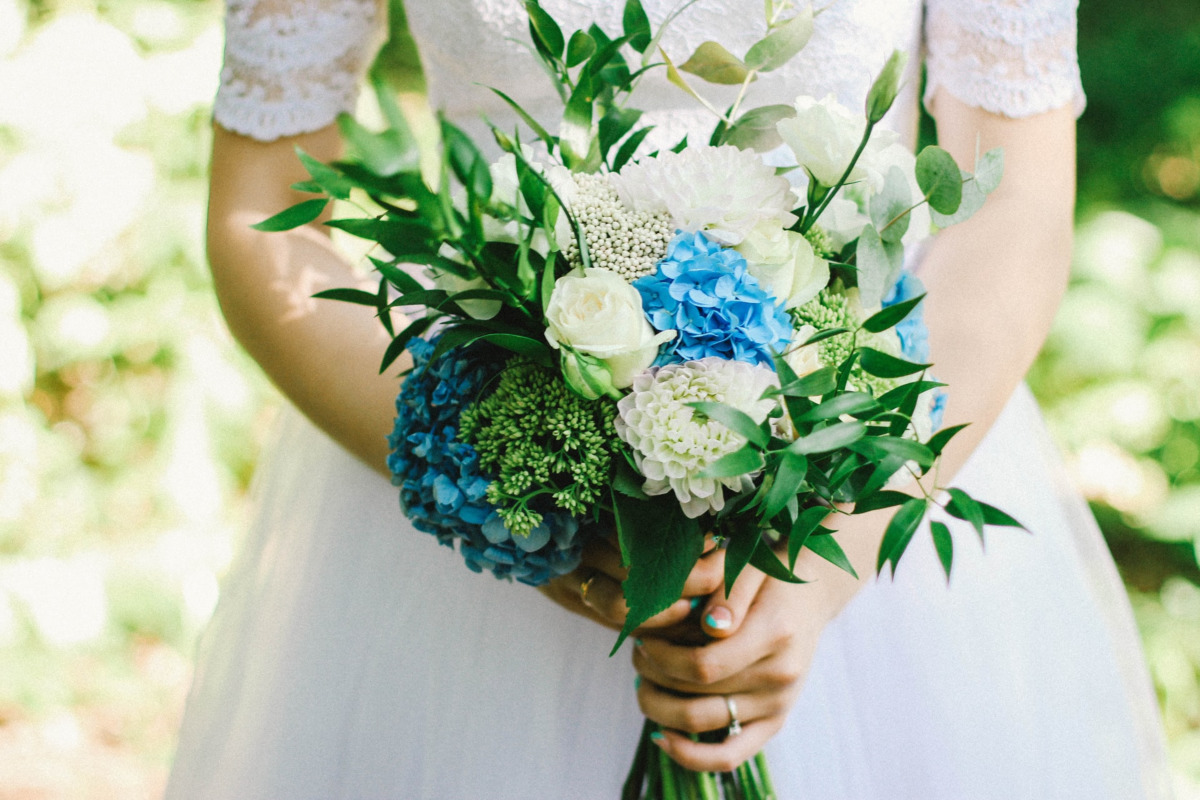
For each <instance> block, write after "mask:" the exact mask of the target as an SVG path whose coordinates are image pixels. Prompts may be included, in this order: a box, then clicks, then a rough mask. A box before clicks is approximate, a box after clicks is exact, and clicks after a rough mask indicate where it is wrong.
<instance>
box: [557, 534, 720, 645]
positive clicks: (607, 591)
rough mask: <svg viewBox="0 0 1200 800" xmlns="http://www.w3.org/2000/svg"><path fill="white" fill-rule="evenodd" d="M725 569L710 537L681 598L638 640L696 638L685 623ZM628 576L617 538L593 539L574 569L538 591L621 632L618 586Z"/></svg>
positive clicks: (622, 601)
mask: <svg viewBox="0 0 1200 800" xmlns="http://www.w3.org/2000/svg"><path fill="white" fill-rule="evenodd" d="M724 570H725V551H724V550H722V549H721V548H718V547H716V545H715V544H714V542H713V540H712V537H711V536H710V537H708V540H707V541H706V543H705V548H704V554H703V555H702V556H701V557H700V560H699V561H697V562H696V566H695V567H693V568H692V571H691V574H689V575H688V578H687V582H686V583H685V584H684V587H683V596H682V597H681V598H680V599H679V600H677V601H675V602H674V603H673V604H672V605H671V606H670V607H669V608H667V609H666V610H665V611H662V612H660V613H659V614H657V615H655V616H653V617H651V618H650V619H648V620H647V621H646V622H645V623H643V624H642V625H641V627H639V628H638V629H637V635H639V636H648V637H656V638H661V637H668V638H677V639H678V638H681V637H684V636H687V635H688V634H691V636H692V638H695V635H696V631H697V628H696V626H695V625H694V624H685V622H686V621H688V620H689V618H690V617H694V616H695V614H694V612H696V611H697V609H699V608H700V607H701V606H702V605H704V603H705V601H706V600H708V598H709V596H710V595H712V594H713V593H715V592H716V591H718V590H719V589H720V587H721V581H722V575H723V574H724ZM627 572H628V570H626V569H625V568H624V567H622V566H621V552H620V549H619V547H618V545H617V543H616V541H615V539H614V538H613V537H601V536H596V537H593V538H592V539H591V541H589V542H588V544H587V545H586V546H585V547H584V550H583V560H582V562H581V563H580V565H579V567H578V568H577V569H576V570H574V571H573V572H569V573H567V574H566V575H563V576H562V577H561V578H556V579H554V580H552V581H550V583H548V584H547V585H545V586H543V587H541V589H540V591H541V592H542V594H544V595H546V596H547V597H549V598H550V599H551V600H553V601H554V602H556V603H558V604H559V605H560V606H562V607H563V608H565V609H567V610H568V611H571V612H573V613H576V614H579V615H580V616H583V617H587V618H588V619H590V620H592V621H594V622H597V623H599V624H601V625H604V626H605V627H608V628H612V629H614V630H620V629H621V627H622V626H623V625H624V624H625V615H626V612H627V611H628V608H627V607H626V605H625V597H624V595H623V594H622V593H621V581H623V580H625V576H626V574H627Z"/></svg>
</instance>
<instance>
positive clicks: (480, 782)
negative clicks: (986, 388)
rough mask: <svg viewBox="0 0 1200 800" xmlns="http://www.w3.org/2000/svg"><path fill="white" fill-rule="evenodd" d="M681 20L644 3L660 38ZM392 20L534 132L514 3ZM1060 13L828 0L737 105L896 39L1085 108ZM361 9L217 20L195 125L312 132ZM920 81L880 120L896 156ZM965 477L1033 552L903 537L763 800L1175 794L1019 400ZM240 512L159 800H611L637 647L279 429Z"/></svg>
mask: <svg viewBox="0 0 1200 800" xmlns="http://www.w3.org/2000/svg"><path fill="white" fill-rule="evenodd" d="M543 5H544V6H545V7H547V8H548V9H550V10H551V11H552V12H553V13H554V14H555V16H556V17H557V18H558V19H560V20H562V21H563V22H564V23H565V25H564V27H566V29H567V30H568V31H569V30H572V29H573V28H572V27H567V26H578V25H580V24H582V23H584V22H586V21H587V20H589V19H591V18H593V17H594V18H595V19H596V20H597V21H598V22H599V24H600V25H601V26H602V27H603V28H604V29H605V30H607V31H609V32H613V33H615V32H618V31H619V30H620V28H621V24H620V15H621V6H622V5H623V3H620V2H616V0H609V2H598V1H597V0H543ZM673 5H674V3H673V2H667V0H649V2H646V7H647V9H648V12H649V14H650V17H651V18H652V20H654V21H655V22H657V21H660V20H662V19H663V18H664V17H665V16H666V14H667V13H668V12H669V10H670V8H671V7H672V6H673ZM408 6H409V7H408V15H409V22H410V27H411V30H412V32H413V34H414V35H415V37H416V39H417V42H418V44H419V46H420V50H421V55H422V59H423V62H424V65H425V69H426V73H427V77H428V81H429V87H430V92H431V95H432V99H433V101H434V103H435V104H437V105H439V106H441V107H442V108H444V109H446V111H447V113H448V114H449V116H450V117H451V118H453V119H455V120H458V121H460V122H461V123H463V124H464V125H466V126H467V127H468V128H469V129H470V130H472V131H474V132H477V133H480V134H481V135H482V131H483V126H482V124H481V123H479V119H480V112H484V113H486V114H487V115H488V116H489V117H490V118H491V119H493V120H495V121H502V120H507V119H510V115H509V114H508V113H507V111H506V109H505V108H504V107H503V105H502V104H500V103H499V102H498V101H497V100H496V99H495V97H494V96H493V95H492V94H491V93H490V92H488V91H487V90H486V89H484V88H482V87H481V86H480V84H485V85H490V86H496V87H497V88H500V89H502V90H504V91H506V92H508V93H510V94H511V95H513V96H515V97H517V98H518V99H519V100H521V101H522V102H523V103H525V104H526V107H527V108H529V109H530V110H532V111H533V112H534V114H535V116H539V111H541V112H543V113H541V114H540V116H541V117H542V119H543V120H546V121H548V120H550V119H553V117H552V116H551V114H552V113H554V109H555V107H554V104H553V95H552V92H551V90H550V88H549V85H548V82H547V81H546V79H545V77H544V75H543V74H542V73H541V72H540V71H539V69H538V68H537V67H536V66H535V65H534V63H533V61H532V59H531V57H530V56H529V55H528V53H527V52H526V51H525V49H524V46H523V45H522V44H521V43H522V42H527V41H528V33H527V28H526V23H525V13H524V11H523V10H522V4H521V3H520V2H518V0H409V3H408ZM1074 13H1075V10H1074V4H1073V2H1071V0H1044V1H1042V2H1034V0H1028V2H1020V1H1019V0H938V2H930V3H928V4H927V7H923V6H922V4H921V3H920V2H918V1H917V0H836V2H833V3H831V4H828V8H827V9H826V10H825V11H824V12H823V13H822V14H821V15H820V16H819V17H818V18H817V23H816V34H815V35H814V37H813V40H812V42H811V43H810V45H809V46H808V48H807V49H806V50H805V51H804V53H803V54H802V55H801V57H799V58H798V59H796V61H795V62H794V63H793V64H791V65H789V67H787V68H786V69H784V70H780V71H779V72H777V73H773V74H771V75H769V76H766V77H764V79H763V80H761V81H760V82H759V83H757V84H755V86H754V87H753V88H752V91H751V100H752V101H758V102H789V101H790V100H791V99H792V97H793V96H794V95H796V94H798V93H807V94H812V95H816V96H822V95H824V94H825V93H827V92H833V93H835V94H836V95H837V96H838V97H839V98H840V99H841V100H842V102H844V103H846V104H847V105H850V106H860V105H861V103H862V99H863V96H864V94H865V91H866V88H867V86H868V84H869V82H870V79H871V77H872V75H873V74H874V73H875V72H877V70H878V69H879V67H880V66H881V65H882V63H883V61H884V59H885V58H886V56H887V55H888V53H890V52H891V51H892V50H893V49H894V48H901V49H905V50H908V51H909V52H912V53H918V52H924V53H925V59H926V62H927V64H928V68H929V73H928V86H929V87H930V89H932V87H934V86H942V87H944V88H945V89H946V90H948V91H949V92H951V93H952V94H954V95H956V96H957V97H959V98H961V99H963V100H965V101H966V102H968V103H971V104H974V105H978V106H980V107H983V108H986V109H988V110H990V111H994V112H997V113H1001V114H1005V115H1009V116H1024V115H1029V114H1035V113H1038V112H1041V111H1045V110H1049V109H1052V108H1057V107H1060V106H1063V105H1065V104H1068V103H1074V104H1076V106H1077V107H1081V105H1082V92H1081V90H1080V87H1079V79H1078V69H1077V67H1076V62H1075V49H1074V46H1075V17H1074ZM761 14H762V3H761V2H760V0H699V2H697V3H695V4H694V5H693V6H691V7H690V8H689V10H687V11H686V12H685V13H684V14H683V15H682V16H681V17H679V19H677V20H676V21H675V23H674V25H673V27H672V28H671V33H670V34H669V35H668V36H667V37H666V38H665V40H664V46H665V48H666V50H667V51H668V52H669V53H671V54H672V55H673V56H675V57H676V58H678V59H680V60H682V58H685V57H686V55H687V54H688V53H690V52H691V50H692V49H693V48H695V47H696V46H697V45H698V44H700V43H701V42H702V41H704V40H705V39H709V38H715V39H719V40H720V41H722V42H723V43H724V44H726V45H727V46H729V47H730V49H732V50H733V51H734V52H741V51H744V49H745V48H746V47H747V46H748V45H749V44H750V43H751V42H753V41H754V40H755V39H756V38H758V36H760V35H761V31H762V21H761ZM382 16H383V15H382V13H381V12H379V11H378V9H377V8H376V4H375V2H373V0H288V1H283V0H230V7H229V13H228V20H227V29H228V44H227V50H226V67H225V70H224V72H223V73H222V89H221V92H220V95H219V97H218V99H217V104H216V119H217V121H218V122H219V123H220V124H222V125H224V126H225V127H226V128H229V129H232V130H234V131H237V132H240V133H243V134H246V135H248V136H252V137H256V138H260V139H270V138H274V137H278V136H281V135H286V134H294V133H299V132H303V131H308V130H312V129H315V128H318V127H321V126H323V125H325V124H328V123H329V122H330V121H331V120H332V119H333V117H334V116H335V115H336V114H337V113H338V112H339V111H341V110H344V109H348V108H350V107H351V106H352V105H353V102H354V97H355V94H356V90H357V84H358V82H359V79H360V76H361V73H362V70H363V69H364V68H365V65H366V63H367V62H368V61H369V59H370V57H371V56H372V54H373V53H374V51H375V49H376V47H377V44H378V42H379V40H380V38H381V35H382V33H381V32H382V31H383V29H384V23H383V19H382ZM917 60H918V59H916V58H914V59H912V61H913V62H914V63H915V62H916V61H917ZM912 70H913V67H912V66H910V75H909V80H908V84H907V86H908V87H909V88H908V89H907V90H906V93H905V94H904V95H902V97H901V98H900V100H899V101H898V103H897V108H896V109H895V112H894V114H893V116H892V118H891V119H890V120H889V122H890V124H891V125H893V126H894V127H895V128H897V129H898V130H900V131H901V132H902V133H903V134H904V135H906V136H911V133H912V131H913V130H914V120H915V111H916V102H917V98H916V97H915V89H914V88H913V87H915V86H916V85H917V82H918V81H917V80H916V73H915V72H912ZM647 83H648V84H650V83H655V82H654V81H648V82H647ZM639 99H640V103H639V105H640V106H641V107H644V108H650V109H653V110H654V111H655V117H656V121H657V122H659V123H660V124H661V126H662V135H661V137H660V141H663V142H667V143H673V142H674V141H676V140H677V139H678V137H679V135H680V134H681V133H682V132H684V131H686V130H689V129H692V128H693V127H694V128H695V129H696V130H698V131H707V129H708V127H709V126H708V124H707V120H706V119H705V118H704V116H703V112H699V111H696V110H694V109H693V107H692V106H691V105H689V104H690V103H691V101H690V100H689V98H687V97H686V96H685V95H684V94H683V93H682V92H679V91H678V90H676V89H674V88H673V87H670V86H667V85H666V83H665V81H658V82H657V84H656V85H653V86H649V85H648V86H647V88H646V91H645V92H644V94H642V95H641V96H640V97H639ZM484 141H488V140H484ZM386 433H387V431H380V436H384V435H385V434H386ZM958 483H959V484H960V485H962V486H964V487H967V488H969V489H970V491H971V492H972V493H974V494H975V495H976V496H977V497H979V498H981V499H986V500H987V501H989V502H991V503H993V504H995V505H998V506H1000V507H1001V508H1004V509H1005V510H1007V511H1009V512H1010V513H1012V514H1013V515H1014V516H1016V517H1017V518H1019V519H1021V520H1023V521H1025V522H1026V523H1027V524H1028V525H1029V527H1030V528H1031V530H1032V531H1033V533H1032V535H1027V534H1024V533H1021V532H1015V531H1011V530H1005V529H995V530H993V531H991V532H989V536H988V541H987V547H986V552H984V550H983V548H981V547H980V546H979V542H978V539H977V538H976V537H975V535H974V533H973V532H971V531H970V530H969V529H965V530H964V529H963V528H962V526H956V528H955V541H956V544H957V553H956V558H955V574H954V579H953V581H952V583H951V585H950V586H949V588H947V585H946V580H945V577H944V576H943V574H942V572H941V568H940V566H939V565H938V562H937V559H936V557H935V555H934V552H933V548H932V546H931V545H930V543H929V541H928V537H927V536H924V537H919V538H918V539H917V540H916V542H915V543H914V545H913V546H912V548H911V549H910V551H909V553H908V555H906V557H905V559H904V561H903V563H902V565H901V567H900V570H899V574H898V575H897V576H896V578H895V580H892V579H890V578H883V579H880V580H876V581H872V582H870V584H869V585H867V586H866V587H865V588H864V589H863V590H862V591H861V592H860V593H859V595H858V596H857V597H856V598H855V599H854V601H853V602H852V603H851V604H850V605H849V606H848V607H847V608H846V609H845V611H844V612H843V613H842V614H841V616H840V617H839V618H838V619H837V620H836V621H834V622H833V623H832V624H831V625H830V626H829V627H828V629H827V630H826V631H825V634H824V636H823V638H822V640H821V643H820V647H819V650H818V652H817V654H816V658H815V661H814V663H813V665H812V670H811V674H810V675H809V677H808V680H807V683H806V685H805V688H804V692H803V694H802V696H801V698H800V700H799V702H798V703H797V705H796V707H795V709H794V711H793V712H792V714H791V716H790V718H789V721H788V723H787V725H786V726H785V728H784V729H783V730H782V731H781V732H780V733H779V734H778V735H777V736H776V737H775V738H774V739H773V740H772V741H771V742H770V744H769V745H768V747H767V751H768V757H769V759H770V764H771V767H772V770H773V773H774V778H775V782H776V786H777V788H778V791H779V795H780V797H781V798H783V800H800V799H801V798H820V799H822V800H833V799H838V798H847V799H848V800H849V799H852V800H869V799H872V798H878V799H879V800H884V799H888V800H891V799H894V798H913V799H915V800H930V799H935V800H937V799H944V800H951V799H953V800H964V799H968V800H975V799H979V798H996V799H997V800H1001V799H1003V800H1013V799H1014V798H1028V799H1029V800H1035V799H1036V800H1061V799H1063V798H1088V799H1089V800H1097V799H1099V798H1103V799H1105V800H1131V799H1132V798H1161V797H1166V796H1168V795H1169V786H1168V779H1167V776H1168V770H1167V767H1166V763H1165V760H1164V756H1163V749H1162V744H1161V741H1160V733H1159V727H1158V719H1157V713H1156V709H1155V704H1154V698H1153V695H1152V693H1151V690H1150V687H1149V682H1148V678H1147V676H1146V673H1145V670H1144V667H1143V665H1142V655H1141V651H1140V648H1139V645H1138V640H1137V637H1136V632H1135V630H1134V628H1133V624H1132V619H1131V615H1130V610H1129V607H1128V604H1127V601H1126V599H1125V596H1124V593H1123V591H1122V587H1121V585H1120V582H1119V580H1118V578H1117V576H1116V572H1115V570H1114V568H1113V564H1112V561H1111V559H1110V558H1109V556H1108V553H1107V550H1106V549H1105V546H1104V543H1103V541H1102V539H1101V538H1100V534H1099V531H1098V530H1097V528H1096V526H1095V523H1094V521H1093V520H1092V518H1091V516H1090V514H1089V512H1088V510H1087V508H1086V506H1085V505H1084V504H1083V502H1082V501H1081V499H1080V498H1079V497H1078V496H1077V495H1076V494H1074V493H1073V492H1072V490H1071V489H1070V487H1069V486H1067V484H1066V483H1065V481H1064V477H1063V474H1062V468H1061V466H1060V464H1059V461H1058V458H1057V455H1056V454H1055V452H1054V450H1053V448H1052V446H1051V444H1050V441H1049V438H1048V436H1047V433H1046V431H1045V430H1044V428H1043V426H1042V422H1041V419H1040V416H1039V414H1038V411H1037V409H1036V407H1035V405H1034V402H1033V399H1032V398H1031V397H1030V395H1029V393H1028V391H1027V390H1025V389H1024V388H1022V389H1020V390H1019V391H1018V392H1017V393H1016V394H1015V396H1014V397H1013V398H1012V400H1011V401H1010V402H1009V404H1008V407H1007V409H1006V410H1005V411H1004V413H1003V415H1002V417H1001V418H1000V419H999V421H998V422H997V423H996V425H995V427H994V428H993V429H992V431H991V432H990V433H989V434H988V436H987V438H986V440H985V441H984V442H983V444H982V445H981V446H980V447H979V449H978V450H977V452H976V453H975V454H974V456H973V457H972V459H971V461H970V462H969V464H968V465H967V466H966V467H965V468H964V469H963V470H962V471H961V473H960V476H959V479H958ZM257 495H258V501H257V502H258V512H257V517H256V519H255V521H254V524H253V525H252V527H251V529H250V531H249V532H248V535H247V537H246V539H245V541H244V542H243V549H242V551H241V553H240V556H239V557H238V559H237V560H236V562H235V565H234V567H233V569H232V571H231V573H230V575H229V577H228V580H227V583H226V586H225V591H224V593H223V594H222V597H221V602H220V605H219V608H218V610H217V613H216V615H215V618H214V619H213V622H212V624H211V627H210V628H209V630H208V631H207V633H206V635H205V636H204V639H203V642H202V647H201V651H200V653H199V663H198V667H197V670H196V677H195V683H194V686H193V688H192V692H191V695H190V697H189V700H188V706H187V712H186V716H185V719H184V723H183V728H182V732H181V735H180V741H179V749H178V754H177V757H176V762H175V766H174V770H173V772H172V775H171V779H170V785H169V788H168V791H167V797H168V798H171V799H172V800H254V799H258V798H263V799H270V800H285V799H287V800H300V799H303V798H312V799H313V800H318V799H319V800H332V799H334V798H362V799H374V798H381V799H382V798H404V799H408V798H434V799H437V800H457V799H458V798H495V799H498V800H504V799H508V798H513V799H522V800H523V799H525V798H535V797H554V798H571V799H572V800H575V799H576V798H599V799H600V800H612V799H613V798H615V797H616V796H617V794H618V789H619V786H620V784H621V781H622V779H623V777H624V773H625V770H626V768H627V766H628V763H629V760H630V758H631V756H632V754H633V749H634V745H635V742H636V739H637V736H638V732H639V730H640V726H641V718H640V715H639V713H638V709H637V704H636V702H635V699H634V687H633V677H634V673H633V671H632V668H631V666H630V663H629V656H628V652H627V651H624V652H622V653H619V654H618V655H617V656H615V657H613V658H606V653H607V651H608V649H609V647H610V646H611V644H612V641H613V634H612V633H611V632H610V631H608V630H604V629H601V628H599V627H597V626H594V625H592V624H590V623H587V622H585V621H583V620H580V619H579V618H577V617H574V616H572V615H570V614H568V613H567V612H565V611H563V610H562V609H560V608H558V607H557V606H555V605H553V604H551V603H550V602H549V601H547V600H546V599H545V598H543V597H542V596H541V595H540V594H539V593H537V592H535V591H533V590H531V589H529V588H528V587H525V586H521V585H516V584H508V583H503V582H500V581H497V580H495V579H493V578H492V577H491V576H489V575H486V574H485V575H476V574H473V573H471V572H469V571H467V569H466V568H465V567H464V566H463V563H462V561H461V559H460V558H459V556H458V555H457V554H455V553H453V552H451V551H450V550H448V549H446V548H443V547H439V546H438V545H437V542H436V541H435V539H434V538H433V537H432V536H429V535H426V534H423V533H419V532H416V531H415V530H413V529H412V528H411V527H410V526H409V525H408V524H407V523H406V521H405V520H404V518H403V517H402V515H401V513H400V510H399V508H398V502H397V490H396V489H395V488H394V487H392V486H390V485H389V484H388V483H387V482H386V481H385V480H384V479H383V478H381V477H380V476H379V475H377V474H376V473H375V472H373V471H371V470H369V469H368V468H366V467H365V466H363V465H362V464H360V463H358V462H357V461H356V460H355V459H354V458H352V457H351V456H350V455H348V454H347V453H346V452H344V451H343V450H342V449H341V448H340V447H339V446H338V445H336V444H335V443H333V442H331V441H330V440H328V439H327V438H326V437H325V436H324V435H323V434H321V433H320V432H318V431H317V430H316V429H315V428H314V427H313V426H312V425H310V424H309V423H308V422H307V421H305V420H304V419H302V418H301V417H300V416H299V415H298V414H296V413H295V412H290V413H289V414H287V415H285V420H284V422H283V424H282V425H281V427H280V430H279V432H278V436H277V437H276V441H275V446H274V448H273V450H272V452H271V453H270V455H269V457H268V459H267V462H266V463H265V464H264V466H263V468H262V471H261V473H260V475H259V478H258V485H257Z"/></svg>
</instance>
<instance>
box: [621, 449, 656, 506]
mask: <svg viewBox="0 0 1200 800" xmlns="http://www.w3.org/2000/svg"><path fill="white" fill-rule="evenodd" d="M616 462H617V468H616V470H615V472H614V473H613V482H612V488H613V489H614V490H615V491H618V492H620V493H621V494H623V495H625V496H626V497H632V498H634V499H635V500H649V499H650V496H649V495H648V494H646V492H645V491H643V490H642V484H643V483H644V481H645V479H644V478H643V477H642V476H641V475H639V474H637V471H636V470H634V468H633V467H632V466H630V464H629V462H628V461H626V460H625V459H623V458H619V459H616Z"/></svg>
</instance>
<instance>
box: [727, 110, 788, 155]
mask: <svg viewBox="0 0 1200 800" xmlns="http://www.w3.org/2000/svg"><path fill="white" fill-rule="evenodd" d="M794 116H796V107H795V106H785V105H772V106H759V107H758V108H753V109H751V110H749V111H747V112H746V113H745V114H742V116H740V117H738V120H737V122H735V123H733V125H731V126H730V127H728V128H726V129H725V131H724V134H723V135H722V136H721V141H720V142H718V144H731V145H733V146H734V147H740V148H741V149H743V150H755V151H757V152H759V153H766V152H769V151H771V150H774V149H775V148H776V147H779V145H781V144H783V137H781V136H780V135H779V131H777V130H776V129H775V125H776V123H778V122H779V121H780V120H783V119H789V118H790V117H794Z"/></svg>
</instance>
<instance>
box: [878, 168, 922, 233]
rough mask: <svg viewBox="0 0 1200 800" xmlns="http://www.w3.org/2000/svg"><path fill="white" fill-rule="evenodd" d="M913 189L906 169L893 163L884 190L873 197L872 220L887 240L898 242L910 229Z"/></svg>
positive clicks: (886, 177)
mask: <svg viewBox="0 0 1200 800" xmlns="http://www.w3.org/2000/svg"><path fill="white" fill-rule="evenodd" d="M912 204H913V197H912V189H911V188H910V186H909V184H908V178H906V177H904V170H902V169H900V167H898V166H895V165H893V166H892V167H891V169H889V170H888V171H887V175H886V176H884V182H883V190H882V191H880V192H879V194H876V195H874V196H872V197H871V200H870V209H869V210H870V212H871V222H872V223H873V224H874V226H875V228H876V230H878V231H879V237H880V238H881V239H882V240H883V241H885V242H898V241H900V240H901V239H902V238H903V237H904V234H905V233H906V232H907V231H908V223H909V220H910V219H911V218H912V214H911V213H909V210H910V209H911V208H912Z"/></svg>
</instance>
